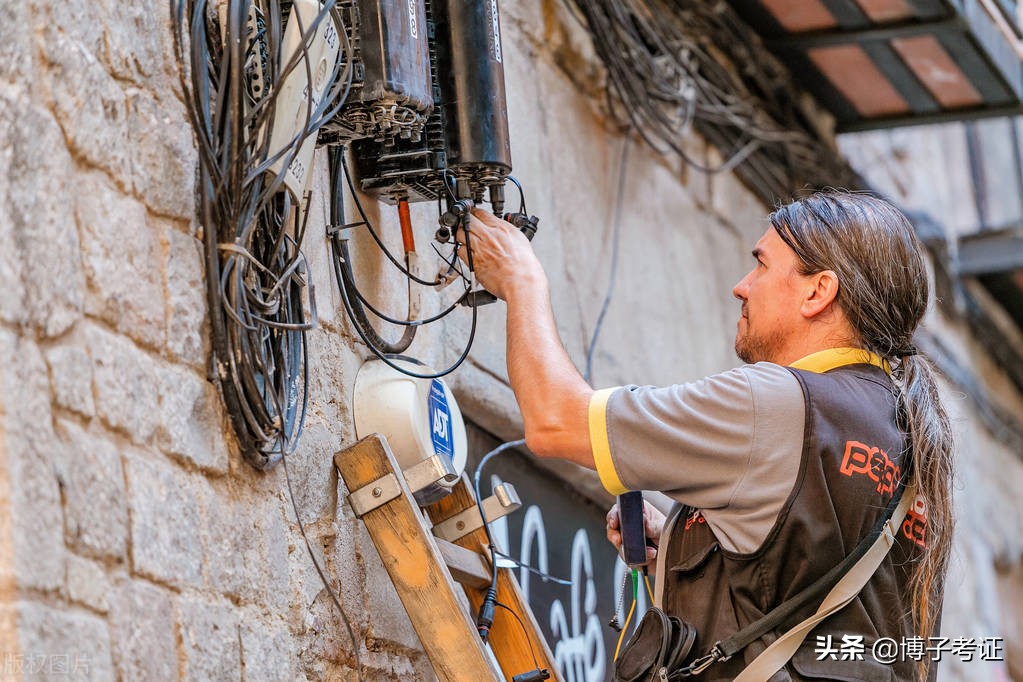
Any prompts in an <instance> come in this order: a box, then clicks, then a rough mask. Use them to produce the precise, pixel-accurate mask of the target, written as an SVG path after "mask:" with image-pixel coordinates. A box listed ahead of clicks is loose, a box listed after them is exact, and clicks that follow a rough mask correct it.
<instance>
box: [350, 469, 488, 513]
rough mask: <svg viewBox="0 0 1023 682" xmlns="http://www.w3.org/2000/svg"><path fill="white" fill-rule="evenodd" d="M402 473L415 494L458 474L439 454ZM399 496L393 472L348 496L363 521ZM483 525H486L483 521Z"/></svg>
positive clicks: (454, 478)
mask: <svg viewBox="0 0 1023 682" xmlns="http://www.w3.org/2000/svg"><path fill="white" fill-rule="evenodd" d="M402 474H403V475H404V477H405V482H406V483H407V484H408V487H409V490H411V491H412V494H413V495H414V494H416V493H418V492H419V491H420V490H423V489H425V488H427V487H428V486H431V485H433V484H434V483H438V482H440V481H445V482H447V483H453V482H454V481H456V480H457V479H458V474H456V473H455V470H454V469H452V468H451V462H450V460H447V459H444V458H443V457H441V456H440V455H434V456H433V457H431V458H429V459H424V460H423V461H422V462H420V463H419V464H416V465H415V466H411V467H409V468H408V469H406V470H405V471H403V472H402ZM399 495H401V485H399V483H398V478H397V477H396V476H395V475H394V474H393V473H387V474H385V475H383V476H381V477H380V478H378V479H377V480H375V481H372V482H370V483H367V484H366V485H364V486H362V487H361V488H359V489H358V490H353V491H352V493H351V494H350V495H349V496H348V501H349V502H350V503H351V505H352V510H353V511H354V512H355V515H356V516H358V517H360V518H361V517H362V515H363V514H365V513H366V512H369V511H373V510H374V509H376V508H377V507H379V506H380V505H382V504H386V503H388V502H390V501H391V500H393V499H394V498H396V497H398V496H399ZM480 525H483V524H482V522H481V523H480Z"/></svg>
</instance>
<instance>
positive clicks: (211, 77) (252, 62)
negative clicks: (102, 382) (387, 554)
mask: <svg viewBox="0 0 1023 682" xmlns="http://www.w3.org/2000/svg"><path fill="white" fill-rule="evenodd" d="M171 3H172V16H173V17H174V20H175V38H176V46H177V49H178V57H179V59H180V61H181V63H182V65H183V67H184V68H183V69H182V85H183V88H184V91H185V93H186V99H187V104H188V111H189V116H190V118H191V122H192V126H193V128H194V130H195V134H196V139H197V142H198V147H199V170H200V186H199V197H200V217H201V221H202V226H203V241H204V243H205V252H206V285H207V297H208V302H209V308H210V321H211V327H212V334H213V349H214V353H215V356H216V357H215V360H216V371H217V375H218V377H219V379H220V385H221V389H222V391H223V394H224V401H225V403H226V405H227V408H228V412H229V414H230V415H231V421H232V423H233V425H234V429H235V433H236V435H237V437H238V441H239V444H240V446H241V450H242V452H243V454H244V455H245V457H246V459H247V460H248V461H249V462H250V463H252V464H253V465H254V466H256V467H257V468H261V469H262V468H266V467H269V466H271V465H273V464H274V463H275V462H277V461H278V460H280V458H281V457H282V456H284V455H286V454H288V453H291V452H293V451H294V449H295V447H296V444H297V441H298V438H299V436H300V434H301V431H302V424H303V420H304V417H305V408H306V391H307V385H306V384H307V381H306V372H307V358H306V345H305V344H306V338H305V335H306V332H307V331H308V330H309V329H311V328H312V327H313V326H314V325H315V324H316V314H315V307H314V305H313V292H312V288H311V285H310V283H309V281H308V269H307V266H306V260H305V257H304V255H303V254H302V251H301V244H302V239H303V237H304V233H305V227H306V221H307V218H308V214H307V212H306V211H305V210H304V209H305V206H304V204H305V203H306V197H304V196H301V190H296V187H297V186H299V184H298V183H297V182H295V181H293V180H292V181H291V182H290V184H289V178H288V177H286V174H287V173H288V172H291V173H292V176H294V175H295V174H296V172H297V171H296V168H298V170H300V171H301V176H300V177H305V175H306V172H307V170H308V169H306V168H304V167H302V164H301V161H302V157H301V156H300V150H301V149H302V146H303V143H305V142H306V141H307V140H314V139H315V137H316V135H317V131H318V130H319V128H320V127H321V126H322V125H323V124H324V123H325V122H326V121H328V120H330V119H331V118H332V117H333V116H334V115H335V114H336V113H337V111H338V110H339V109H340V107H341V105H342V104H343V103H344V100H345V97H346V95H347V92H348V89H349V88H350V86H351V77H352V73H351V58H350V53H351V49H350V46H349V44H348V38H347V33H346V31H345V30H344V27H343V24H342V21H341V14H340V12H339V10H338V9H337V7H336V6H335V2H334V1H333V0H329V1H328V2H325V3H322V5H321V4H320V3H316V4H315V5H309V4H308V3H306V4H305V7H306V8H308V7H311V6H313V7H316V8H318V9H315V10H312V11H311V13H310V11H308V10H307V11H306V14H305V15H304V16H303V14H302V13H301V12H299V11H298V9H297V7H298V3H294V5H292V3H286V4H287V5H292V8H291V11H290V12H288V13H287V15H286V19H287V21H285V14H284V13H283V12H282V5H284V4H285V3H281V2H278V1H277V0H230V1H226V2H221V3H216V2H212V1H211V0H171ZM218 9H219V11H218ZM292 23H294V25H295V27H297V30H298V32H297V33H295V29H294V28H293V27H292V26H290V24H292ZM286 28H291V29H292V32H291V35H297V36H299V38H298V41H297V44H295V45H293V47H292V49H289V50H286V49H285V39H286V38H287V37H288V36H287V34H286V33H285V31H286ZM321 29H325V31H323V30H321ZM324 32H326V33H327V34H328V35H329V37H330V39H331V40H333V41H334V43H333V45H335V49H336V51H337V53H338V58H337V59H336V61H335V66H334V68H333V70H332V72H331V73H329V74H326V75H327V77H328V80H327V81H325V82H326V83H328V84H327V85H326V87H325V90H324V91H323V93H322V96H320V97H319V98H318V99H316V98H315V94H314V89H313V88H311V87H307V88H306V89H305V92H304V93H302V94H303V95H304V100H303V101H302V102H301V104H300V106H299V107H298V108H299V111H298V122H297V123H292V121H293V119H294V116H293V115H292V113H291V112H290V111H289V110H287V109H286V103H285V102H284V100H285V98H286V97H287V95H284V96H282V92H283V91H285V86H286V85H287V84H288V79H289V77H291V76H292V75H293V74H294V75H295V76H296V78H297V77H300V76H304V77H305V82H308V83H312V82H314V70H315V69H316V68H317V67H318V66H319V62H318V63H316V64H313V63H312V61H313V60H312V59H311V58H310V56H309V50H310V48H311V46H313V45H314V41H315V40H316V39H317V36H318V33H319V35H320V36H322V35H323V33H324ZM317 77H321V75H318V76H317ZM291 106H294V105H291ZM278 113H280V116H275V115H276V114H278ZM278 118H289V119H290V120H288V121H287V123H288V124H289V125H293V126H294V130H295V132H294V133H292V132H291V129H289V128H287V127H284V128H283V130H285V133H284V136H285V139H284V140H283V142H282V141H281V140H280V139H277V140H276V141H274V136H275V134H277V137H278V138H280V135H279V134H278V130H279V129H281V127H280V126H278V127H277V128H275V124H276V123H278V121H277V119H278Z"/></svg>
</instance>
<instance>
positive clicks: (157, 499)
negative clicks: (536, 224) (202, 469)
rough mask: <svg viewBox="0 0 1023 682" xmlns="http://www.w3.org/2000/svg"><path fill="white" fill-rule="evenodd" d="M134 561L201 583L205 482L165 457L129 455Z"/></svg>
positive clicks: (172, 579) (171, 580) (159, 575)
mask: <svg viewBox="0 0 1023 682" xmlns="http://www.w3.org/2000/svg"><path fill="white" fill-rule="evenodd" d="M126 469H127V478H128V500H129V504H130V509H131V514H130V518H131V554H132V557H131V558H132V566H133V567H134V569H135V571H136V572H137V573H140V574H142V575H145V576H148V577H151V578H153V579H154V580H159V581H161V582H165V583H167V584H170V585H175V586H179V587H181V586H194V587H199V586H200V585H201V584H202V575H201V570H200V566H201V562H202V541H201V538H200V535H199V528H200V526H199V505H198V495H197V493H196V489H197V488H199V487H200V486H202V485H206V482H205V480H204V479H202V478H201V477H199V476H193V475H189V474H187V473H186V472H184V471H182V470H180V469H179V468H177V467H175V466H172V465H170V464H165V463H163V462H156V461H149V460H145V459H141V458H139V457H131V458H128V460H127V462H126Z"/></svg>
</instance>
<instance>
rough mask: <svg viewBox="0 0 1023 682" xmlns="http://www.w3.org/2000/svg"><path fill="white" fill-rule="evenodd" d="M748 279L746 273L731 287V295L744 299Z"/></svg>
mask: <svg viewBox="0 0 1023 682" xmlns="http://www.w3.org/2000/svg"><path fill="white" fill-rule="evenodd" d="M747 279H749V275H746V276H745V277H743V278H742V279H740V280H739V281H738V282H737V283H736V285H735V286H734V287H732V296H735V297H736V298H737V299H739V300H740V301H743V302H745V301H746V291H747V288H748V286H747V284H746V280H747Z"/></svg>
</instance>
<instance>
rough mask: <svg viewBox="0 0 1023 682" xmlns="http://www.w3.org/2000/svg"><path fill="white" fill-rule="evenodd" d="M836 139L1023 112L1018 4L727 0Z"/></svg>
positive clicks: (993, 0)
mask: <svg viewBox="0 0 1023 682" xmlns="http://www.w3.org/2000/svg"><path fill="white" fill-rule="evenodd" d="M729 2H730V3H731V5H732V6H733V7H734V8H735V9H736V11H737V12H738V13H739V14H740V15H741V16H742V18H743V19H744V20H745V21H746V22H748V23H749V24H750V25H751V26H752V27H753V28H755V29H756V30H757V31H758V32H759V33H760V35H761V36H762V37H763V39H764V42H765V44H766V45H767V47H768V48H769V49H771V51H772V52H774V53H775V54H776V55H777V56H778V57H779V58H780V59H782V60H783V61H784V62H785V63H786V64H787V65H788V66H789V68H790V69H791V70H792V73H793V76H794V77H795V78H796V79H797V80H798V81H799V82H800V84H801V85H802V86H803V87H804V88H806V89H807V90H808V91H809V92H811V93H812V94H813V95H814V96H815V97H816V98H817V99H818V100H819V101H820V102H821V104H823V105H824V106H825V107H826V108H827V109H828V110H830V111H831V113H832V114H833V115H834V116H835V118H836V123H837V132H840V133H842V132H852V131H858V130H868V129H873V128H885V127H894V126H903V125H918V124H921V123H932V122H943V121H955V120H965V119H971V118H980V117H986V116H1000V115H1013V114H1018V113H1023V35H1021V32H1020V19H1019V16H1018V15H1019V11H1020V10H1019V7H1017V2H1016V0H729Z"/></svg>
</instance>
